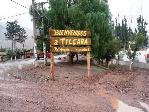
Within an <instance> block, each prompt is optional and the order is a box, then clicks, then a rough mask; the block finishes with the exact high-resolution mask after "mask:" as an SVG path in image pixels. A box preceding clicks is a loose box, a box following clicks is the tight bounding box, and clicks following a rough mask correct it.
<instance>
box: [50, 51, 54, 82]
mask: <svg viewBox="0 0 149 112" xmlns="http://www.w3.org/2000/svg"><path fill="white" fill-rule="evenodd" d="M50 58H51V62H50V79H51V80H54V53H53V52H51V57H50Z"/></svg>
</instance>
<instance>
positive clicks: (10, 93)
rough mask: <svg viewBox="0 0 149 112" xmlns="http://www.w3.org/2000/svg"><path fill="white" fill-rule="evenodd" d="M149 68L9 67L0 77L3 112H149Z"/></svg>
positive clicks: (61, 65) (63, 65) (0, 97)
mask: <svg viewBox="0 0 149 112" xmlns="http://www.w3.org/2000/svg"><path fill="white" fill-rule="evenodd" d="M148 72H149V71H147V70H143V69H136V70H135V71H132V72H130V71H129V70H127V69H126V67H123V68H117V69H114V70H109V71H105V70H103V69H101V68H98V67H95V66H92V74H93V78H92V80H88V79H87V78H86V65H84V64H83V63H79V64H75V65H69V64H64V63H63V64H57V65H56V66H55V75H56V77H55V79H56V80H55V81H54V82H53V81H50V80H47V79H48V75H49V67H45V66H39V67H37V68H34V67H31V66H27V67H24V68H23V69H22V70H21V69H17V70H16V69H11V71H10V70H9V71H5V78H4V77H3V76H4V75H1V78H0V112H149V106H148V105H149V88H148V87H149V73H148Z"/></svg>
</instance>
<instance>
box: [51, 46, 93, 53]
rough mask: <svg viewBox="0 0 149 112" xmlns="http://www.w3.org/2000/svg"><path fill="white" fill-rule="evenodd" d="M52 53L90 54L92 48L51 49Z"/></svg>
mask: <svg viewBox="0 0 149 112" xmlns="http://www.w3.org/2000/svg"><path fill="white" fill-rule="evenodd" d="M51 50H52V52H89V51H91V47H90V46H87V47H56V46H54V47H51Z"/></svg>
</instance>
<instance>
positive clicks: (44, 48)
mask: <svg viewBox="0 0 149 112" xmlns="http://www.w3.org/2000/svg"><path fill="white" fill-rule="evenodd" d="M46 3H48V2H41V3H40V4H41V8H42V33H43V38H45V29H44V28H45V26H44V9H43V5H44V4H46ZM43 54H44V64H45V65H46V63H47V60H46V44H45V42H44V41H43Z"/></svg>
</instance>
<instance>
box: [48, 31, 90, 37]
mask: <svg viewBox="0 0 149 112" xmlns="http://www.w3.org/2000/svg"><path fill="white" fill-rule="evenodd" d="M50 36H52V37H56V36H64V37H66V36H67V37H70V36H74V37H90V36H91V32H90V31H82V30H50Z"/></svg>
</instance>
